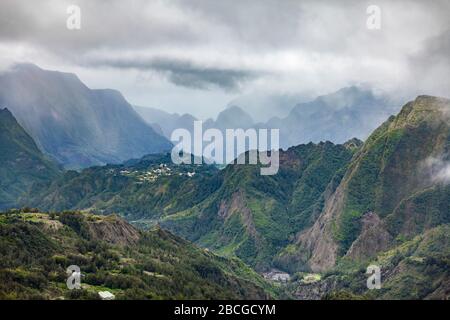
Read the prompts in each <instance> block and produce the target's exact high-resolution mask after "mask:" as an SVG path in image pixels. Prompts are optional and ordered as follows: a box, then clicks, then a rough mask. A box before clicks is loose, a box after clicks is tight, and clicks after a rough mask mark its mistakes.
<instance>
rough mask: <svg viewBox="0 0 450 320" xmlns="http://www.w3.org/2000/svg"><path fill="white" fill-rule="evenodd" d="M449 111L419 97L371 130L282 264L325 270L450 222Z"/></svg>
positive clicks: (439, 101) (431, 99)
mask: <svg viewBox="0 0 450 320" xmlns="http://www.w3.org/2000/svg"><path fill="white" fill-rule="evenodd" d="M449 112H450V102H449V100H446V99H440V98H434V97H429V96H419V97H418V98H417V99H416V100H415V101H412V102H409V103H408V104H406V105H405V106H404V107H403V109H402V111H401V112H400V113H399V114H398V115H397V116H396V117H391V118H390V119H389V120H388V121H387V122H385V123H384V124H383V125H382V126H381V127H379V128H378V129H377V130H375V132H374V133H373V134H372V135H371V136H370V137H369V139H368V140H367V141H366V142H365V144H364V146H363V147H362V148H361V149H360V151H358V153H357V154H356V155H355V158H354V159H353V161H352V163H351V164H350V166H349V168H348V170H347V172H346V173H345V176H344V178H343V179H342V182H341V183H340V185H339V187H338V188H337V189H336V191H335V192H334V193H333V194H332V195H330V197H328V199H327V201H326V204H325V207H324V210H323V211H322V213H321V215H320V217H319V218H318V220H317V221H316V222H315V224H314V225H313V226H312V227H311V228H310V229H308V230H306V231H305V232H303V233H302V234H300V235H299V237H298V240H297V243H296V245H295V246H294V248H291V250H290V252H288V253H285V257H284V260H286V261H289V260H290V259H291V260H293V261H297V264H298V265H299V266H300V265H302V263H303V265H304V267H305V268H311V269H313V270H316V271H321V270H327V269H330V268H332V267H333V266H334V265H335V264H336V262H337V261H338V260H339V259H340V258H341V257H343V256H347V257H350V258H353V259H356V260H364V259H368V258H370V257H371V256H373V255H374V254H376V253H377V252H380V251H382V250H386V249H389V248H390V247H391V246H393V245H395V244H396V241H400V240H402V239H410V238H411V237H413V236H416V235H418V234H420V233H422V232H423V231H425V230H427V229H429V228H432V227H435V226H438V225H440V224H442V223H448V222H450V212H449V211H448V206H449V201H450V194H449V192H448V191H449V188H448V187H447V186H446V184H447V183H448V180H446V179H447V177H446V168H447V166H448V155H449V151H450V121H449ZM436 159H437V160H436Z"/></svg>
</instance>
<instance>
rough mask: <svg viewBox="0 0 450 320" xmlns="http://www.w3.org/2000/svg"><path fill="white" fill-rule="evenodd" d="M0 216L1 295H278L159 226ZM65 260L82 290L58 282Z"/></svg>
mask: <svg viewBox="0 0 450 320" xmlns="http://www.w3.org/2000/svg"><path fill="white" fill-rule="evenodd" d="M25 211H26V210H25ZM0 217H1V221H2V222H1V223H0V299H97V298H98V295H97V292H98V291H102V290H107V291H110V292H112V293H113V294H114V295H116V298H118V299H177V298H178V299H243V298H246V299H249V298H254V299H265V298H270V297H276V294H277V293H276V291H275V289H273V288H272V287H271V286H270V285H269V284H267V283H266V282H265V281H264V280H263V279H262V278H261V277H260V276H258V275H257V274H256V273H254V272H253V271H252V270H251V269H250V268H248V267H247V266H245V265H244V264H243V263H242V262H241V261H239V260H237V259H233V260H229V259H226V258H221V257H218V256H216V255H214V254H213V253H211V252H209V251H206V250H203V249H199V248H196V247H195V246H193V245H191V244H189V243H188V242H186V241H184V240H182V239H180V238H178V237H175V236H173V235H172V234H170V233H168V232H166V231H163V230H162V229H160V228H155V229H153V230H151V231H148V232H140V231H137V230H136V229H134V228H132V227H131V226H130V225H128V224H126V223H125V222H124V221H123V220H121V219H120V218H118V217H114V216H105V217H100V216H93V215H89V214H81V213H77V212H64V213H56V214H45V213H20V212H17V211H11V212H7V213H3V214H1V215H0ZM108 233H113V234H108ZM124 234H125V235H126V236H124ZM122 238H123V239H122ZM107 239H114V243H113V242H111V241H107ZM69 265H78V266H79V267H80V268H81V273H82V275H83V276H82V278H81V281H82V289H81V290H68V289H67V287H66V285H65V282H66V280H67V274H66V268H67V267H68V266H69Z"/></svg>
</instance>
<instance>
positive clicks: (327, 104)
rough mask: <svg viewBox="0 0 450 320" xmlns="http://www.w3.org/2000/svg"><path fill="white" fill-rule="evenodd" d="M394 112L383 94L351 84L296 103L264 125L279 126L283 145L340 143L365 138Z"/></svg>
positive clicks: (395, 110) (394, 109) (285, 146)
mask: <svg viewBox="0 0 450 320" xmlns="http://www.w3.org/2000/svg"><path fill="white" fill-rule="evenodd" d="M396 112H397V109H396V108H394V107H393V106H392V105H391V103H390V102H389V100H388V99H387V98H386V97H383V96H378V95H375V94H374V93H373V92H372V90H369V89H364V88H361V87H356V86H353V87H347V88H342V89H340V90H338V91H337V92H334V93H331V94H328V95H324V96H319V97H318V98H316V99H315V100H313V101H311V102H307V103H300V104H297V105H296V106H295V107H294V108H293V109H292V110H291V111H290V113H289V115H288V116H286V117H281V118H280V117H274V118H272V119H270V120H269V121H268V122H267V123H266V127H269V128H278V129H280V144H281V146H282V147H284V148H287V147H290V146H293V145H298V144H300V143H307V142H311V141H312V142H319V141H326V140H329V141H332V142H334V143H344V142H345V141H347V140H349V139H351V138H353V137H356V138H359V139H362V140H364V139H366V138H367V136H368V135H369V134H370V133H371V132H372V131H373V130H374V129H375V128H377V127H378V126H379V125H380V124H381V123H382V122H383V121H384V120H385V119H386V118H388V117H389V116H390V115H392V114H393V113H396Z"/></svg>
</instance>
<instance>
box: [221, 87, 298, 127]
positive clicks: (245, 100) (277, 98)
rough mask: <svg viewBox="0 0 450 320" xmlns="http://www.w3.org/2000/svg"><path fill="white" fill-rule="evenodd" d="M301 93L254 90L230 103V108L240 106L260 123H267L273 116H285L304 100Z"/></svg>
mask: <svg viewBox="0 0 450 320" xmlns="http://www.w3.org/2000/svg"><path fill="white" fill-rule="evenodd" d="M302 99H303V97H302V96H301V95H299V94H270V93H261V92H258V93H256V92H254V93H249V94H245V95H241V96H239V97H237V98H236V99H233V100H232V101H230V103H229V104H228V106H227V107H228V108H231V107H233V106H239V107H240V108H241V109H242V110H245V112H247V113H248V114H249V115H251V117H252V118H253V119H254V120H255V122H258V123H265V122H267V121H269V120H270V119H271V118H273V117H278V118H284V117H286V116H287V115H288V114H289V112H290V111H291V110H292V109H293V108H294V106H296V105H297V104H298V102H299V101H302Z"/></svg>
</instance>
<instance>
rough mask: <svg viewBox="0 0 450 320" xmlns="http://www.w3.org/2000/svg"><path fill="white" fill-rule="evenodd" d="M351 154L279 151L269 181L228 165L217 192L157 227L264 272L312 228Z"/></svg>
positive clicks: (343, 149)
mask: <svg viewBox="0 0 450 320" xmlns="http://www.w3.org/2000/svg"><path fill="white" fill-rule="evenodd" d="M352 154H353V151H352V149H351V148H349V147H347V146H343V145H334V144H332V143H330V142H326V143H319V144H312V143H310V144H307V145H300V146H298V147H293V148H290V149H289V150H287V151H285V152H284V151H283V152H280V169H279V172H278V174H276V175H273V176H261V175H260V173H259V168H258V167H257V166H252V165H229V166H227V168H226V169H224V170H223V171H222V172H221V174H222V175H223V178H222V180H223V183H222V184H221V185H220V187H219V188H218V189H217V191H215V192H214V193H212V194H211V195H210V196H209V197H208V198H206V199H205V200H203V201H202V202H200V203H199V204H197V205H195V206H194V207H192V208H189V209H187V210H184V211H181V212H179V213H177V214H172V215H168V216H166V217H164V218H163V220H162V225H163V226H164V227H166V228H169V230H172V231H173V232H175V233H176V234H179V235H181V236H183V237H185V238H187V239H189V240H191V241H194V242H196V243H198V244H200V245H202V246H205V247H207V248H210V249H213V250H215V251H217V252H219V253H221V254H224V255H236V256H237V257H239V258H241V259H242V260H243V261H244V262H246V263H248V264H249V265H250V266H252V267H255V268H256V269H257V270H265V269H268V268H269V267H270V266H271V265H272V258H273V257H274V256H275V255H276V253H277V252H278V251H279V250H280V249H281V248H283V247H284V246H286V245H287V244H288V243H289V241H290V240H291V239H292V238H293V237H294V235H295V234H296V233H297V232H299V231H301V230H303V229H304V228H306V227H308V226H310V225H311V224H312V223H314V221H315V219H316V217H317V215H318V214H319V213H320V211H321V208H322V205H323V194H324V193H325V192H326V191H327V186H329V187H330V188H332V187H333V185H337V183H338V182H339V180H340V178H341V177H342V172H343V169H344V168H345V166H346V164H347V163H348V162H349V161H350V159H351V157H352ZM332 181H334V183H331V184H330V182H332ZM328 192H330V191H328Z"/></svg>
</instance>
